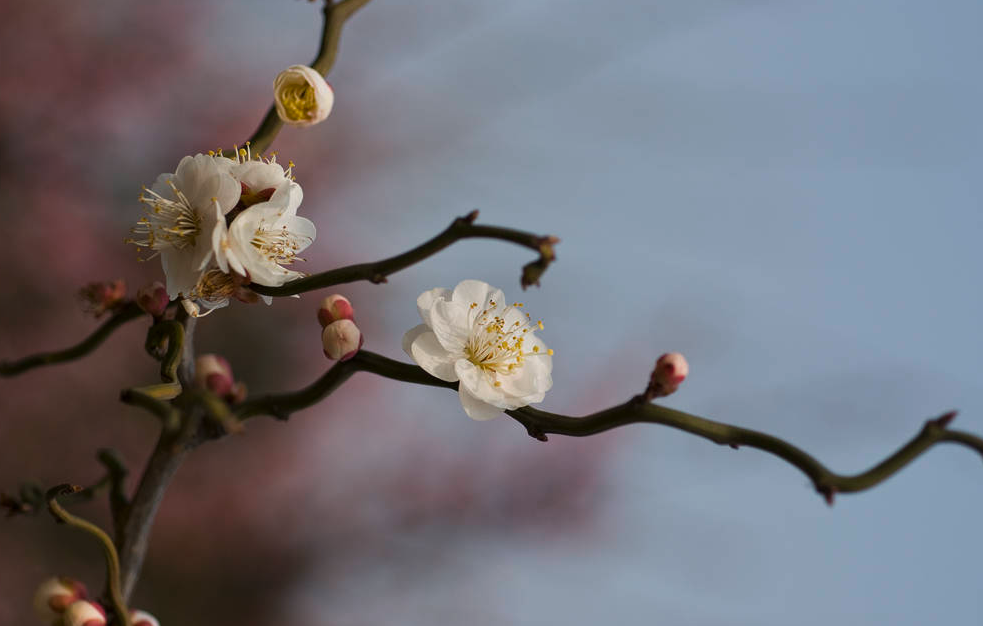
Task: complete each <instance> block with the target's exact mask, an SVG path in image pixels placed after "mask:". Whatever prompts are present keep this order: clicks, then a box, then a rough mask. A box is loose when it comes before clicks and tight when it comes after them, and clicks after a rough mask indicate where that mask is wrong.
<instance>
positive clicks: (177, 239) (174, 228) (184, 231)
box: [126, 180, 217, 256]
mask: <svg viewBox="0 0 983 626" xmlns="http://www.w3.org/2000/svg"><path fill="white" fill-rule="evenodd" d="M167 184H168V185H169V186H170V187H171V189H172V190H173V191H174V196H175V198H176V200H171V199H170V198H165V197H163V196H161V195H160V194H158V193H157V192H155V191H153V190H151V189H147V188H146V187H144V192H146V193H141V194H140V202H142V203H143V204H144V205H145V207H144V210H145V211H146V212H147V214H146V215H145V216H143V217H141V218H140V219H139V220H138V221H137V225H136V226H134V227H133V228H131V229H130V232H132V233H133V234H135V235H142V236H143V238H142V239H127V240H126V243H132V244H135V245H137V246H140V247H143V248H148V249H150V250H154V255H152V256H156V254H157V253H158V252H160V251H161V250H166V249H169V248H174V249H177V250H184V249H186V248H193V247H194V245H195V240H196V239H197V237H198V233H199V232H201V216H200V215H198V212H197V211H196V210H195V208H194V207H192V206H191V202H190V201H189V200H188V197H187V196H185V195H184V193H183V192H182V191H181V190H180V189H178V188H177V187H175V186H174V181H171V180H169V181H167ZM212 202H217V199H215V198H212Z"/></svg>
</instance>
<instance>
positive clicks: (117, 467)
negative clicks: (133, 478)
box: [96, 448, 130, 533]
mask: <svg viewBox="0 0 983 626" xmlns="http://www.w3.org/2000/svg"><path fill="white" fill-rule="evenodd" d="M96 458H98V459H99V462H100V463H102V465H103V467H105V468H106V480H107V481H108V482H109V511H110V513H111V514H112V518H113V531H114V532H116V533H118V532H119V529H120V526H121V525H122V523H123V515H124V513H125V512H126V507H127V506H128V505H129V503H130V501H129V498H127V497H126V485H125V483H126V477H127V475H129V473H130V470H128V469H127V468H126V465H125V464H124V463H123V459H122V458H121V457H120V455H119V452H117V451H116V450H114V449H112V448H100V449H99V451H98V452H97V455H96Z"/></svg>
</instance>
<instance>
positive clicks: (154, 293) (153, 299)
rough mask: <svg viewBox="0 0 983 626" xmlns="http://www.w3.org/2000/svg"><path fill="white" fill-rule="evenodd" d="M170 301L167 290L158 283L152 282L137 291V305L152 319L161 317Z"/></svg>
mask: <svg viewBox="0 0 983 626" xmlns="http://www.w3.org/2000/svg"><path fill="white" fill-rule="evenodd" d="M170 301H171V298H170V297H169V296H168V295H167V288H166V287H164V285H163V283H161V282H160V281H154V282H153V283H151V284H149V285H147V286H146V287H143V288H141V289H140V290H139V291H137V305H139V306H140V308H141V309H143V310H144V311H146V312H147V313H150V314H151V315H153V316H154V317H160V316H161V315H163V314H164V310H165V309H166V308H167V305H168V303H169V302H170Z"/></svg>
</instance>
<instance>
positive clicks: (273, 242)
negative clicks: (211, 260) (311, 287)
mask: <svg viewBox="0 0 983 626" xmlns="http://www.w3.org/2000/svg"><path fill="white" fill-rule="evenodd" d="M303 198H304V194H303V191H301V188H300V185H298V184H297V183H295V182H293V181H290V180H288V181H285V182H283V183H282V184H281V185H280V186H279V187H278V188H277V189H276V191H274V192H273V195H272V196H270V199H269V200H267V201H265V202H260V203H259V204H254V205H253V206H251V207H249V208H247V209H245V210H244V211H243V212H242V213H240V214H239V215H237V216H236V218H235V219H234V220H232V224H230V225H229V232H228V240H227V241H226V242H225V244H223V246H222V248H223V250H222V253H221V254H219V256H218V259H217V260H218V264H219V267H220V268H221V269H222V271H228V270H232V271H234V272H237V273H238V274H241V275H242V276H245V277H247V278H248V279H249V280H250V281H252V282H254V283H259V284H260V285H266V286H268V287H278V286H280V285H282V284H284V283H286V282H288V281H290V280H293V279H295V278H299V277H301V276H303V274H301V273H300V272H297V271H294V270H291V269H287V268H286V267H283V266H284V265H290V264H291V263H293V262H294V261H299V260H301V259H300V258H299V257H298V256H297V255H298V254H299V253H301V252H302V251H303V250H304V249H305V248H307V246H309V245H311V243H313V241H314V238H315V237H316V236H317V230H316V229H315V228H314V223H313V222H311V221H310V220H309V219H306V218H303V217H298V216H297V207H298V206H300V203H301V200H303Z"/></svg>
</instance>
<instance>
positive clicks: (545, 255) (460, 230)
mask: <svg viewBox="0 0 983 626" xmlns="http://www.w3.org/2000/svg"><path fill="white" fill-rule="evenodd" d="M477 217H478V212H477V211H472V212H471V213H469V214H468V215H465V216H464V217H459V218H457V219H456V220H454V221H453V222H451V225H450V226H448V227H447V228H446V229H445V230H444V231H443V232H441V233H440V234H439V235H437V236H436V237H434V238H433V239H430V240H429V241H426V242H424V243H422V244H420V245H419V246H417V247H415V248H413V249H412V250H409V251H407V252H404V253H403V254H399V255H397V256H394V257H390V258H388V259H383V260H381V261H375V262H373V263H359V264H357V265H348V266H346V267H339V268H337V269H333V270H328V271H326V272H321V273H320V274H312V275H310V276H305V277H304V278H299V279H297V280H294V281H290V282H289V283H286V284H285V285H282V286H280V287H266V286H263V285H256V284H253V285H250V288H251V289H252V290H253V291H255V292H256V293H260V294H263V295H267V296H292V295H295V294H299V293H304V292H307V291H313V290H315V289H323V288H325V287H333V286H335V285H342V284H345V283H353V282H356V281H360V280H367V281H369V282H372V283H376V284H378V283H384V282H386V277H387V276H389V275H390V274H394V273H396V272H398V271H400V270H403V269H406V268H407V267H410V266H411V265H415V264H417V263H419V262H420V261H422V260H424V259H426V258H428V257H431V256H433V255H434V254H437V253H438V252H440V251H441V250H443V249H444V248H446V247H448V246H450V245H451V244H452V243H454V242H456V241H460V240H462V239H479V238H480V239H500V240H502V241H510V242H512V243H515V244H518V245H520V246H523V247H526V248H529V249H530V250H533V251H535V252H537V253H539V258H538V259H536V260H535V261H532V262H531V263H527V264H526V265H525V266H524V267H523V269H522V278H521V282H522V288H523V289H525V288H526V287H528V286H529V285H539V278H540V277H541V276H542V274H543V272H545V271H546V268H547V267H549V264H550V263H552V262H553V261H554V260H555V259H556V253H555V252H554V251H553V246H554V245H555V244H557V243H559V241H560V240H559V239H557V238H556V237H552V236H549V235H547V236H539V235H534V234H532V233H527V232H524V231H521V230H514V229H512V228H502V227H499V226H485V225H481V224H475V223H474V221H475V219H477Z"/></svg>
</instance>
